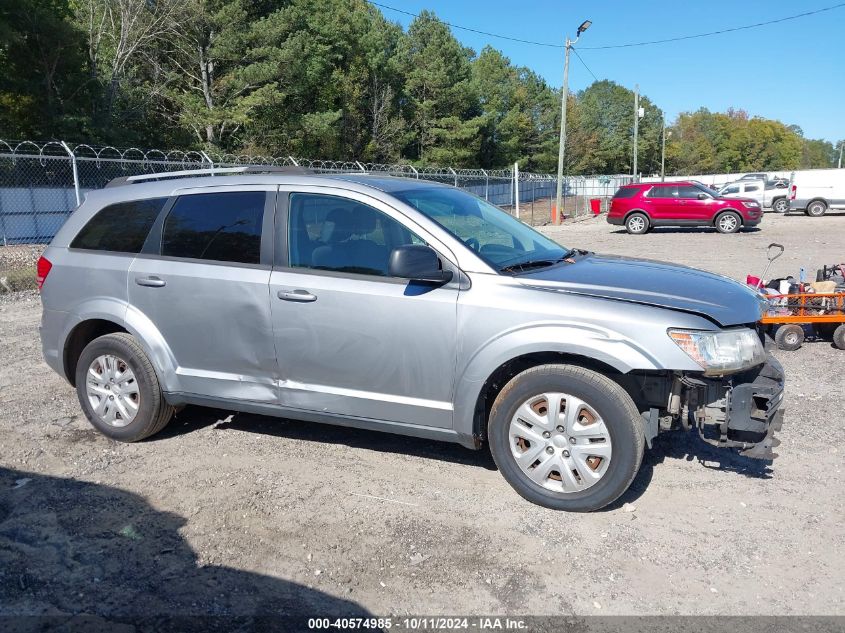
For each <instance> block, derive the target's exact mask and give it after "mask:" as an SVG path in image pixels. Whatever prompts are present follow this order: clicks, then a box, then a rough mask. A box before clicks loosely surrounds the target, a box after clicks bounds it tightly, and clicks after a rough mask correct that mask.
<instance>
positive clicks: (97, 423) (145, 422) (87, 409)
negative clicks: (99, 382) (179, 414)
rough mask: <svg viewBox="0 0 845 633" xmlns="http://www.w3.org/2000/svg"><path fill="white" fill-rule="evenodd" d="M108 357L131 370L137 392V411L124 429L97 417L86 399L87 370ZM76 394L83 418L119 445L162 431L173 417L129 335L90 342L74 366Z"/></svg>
mask: <svg viewBox="0 0 845 633" xmlns="http://www.w3.org/2000/svg"><path fill="white" fill-rule="evenodd" d="M103 355H111V356H115V357H117V358H118V359H119V360H120V361H122V362H123V363H125V364H126V365H127V366H128V367H129V368H131V370H132V373H133V374H134V375H135V382H136V383H137V389H138V399H139V401H140V402H139V404H138V411H137V413H135V417H134V418H132V420H131V422H129V423H128V424H126V426H113V425H111V424H109V423H107V422H105V421H103V420H102V419H101V418H100V416H98V415H97V414H96V413H95V411H94V408H93V407H92V405H91V402H90V401H89V399H88V394H87V388H88V369H89V367H90V366H91V364H92V363H93V362H94V361H95V360H96V359H97V358H98V357H100V356H103ZM75 371H76V394H77V396H78V398H79V404H80V405H82V411H83V412H84V413H85V417H87V418H88V421H89V422H91V424H92V425H93V426H94V428H96V429H97V430H98V431H100V433H102V434H103V435H105V436H106V437H110V438H111V439H113V440H117V441H119V442H137V441H139V440H143V439H144V438H147V437H150V436H151V435H155V434H156V433H158V432H159V431H161V430H162V429H163V428H164V427H165V426H167V423H168V422H169V421H170V418H171V417H173V411H174V409H173V407H172V406H171V405H169V404H167V402H165V400H164V396H163V395H162V393H161V387H160V386H159V382H158V376H156V373H155V370H154V369H153V366H152V363H150V359H149V358H147V355H146V354H145V353H144V350H143V349H142V348H141V346H140V345H139V344H138V341H136V340H135V339H134V338H133V337H132V336H131V335H130V334H126V333H123V332H118V333H115V334H106V335H105V336H101V337H99V338H96V339H94V340H93V341H91V342H90V343H89V344H88V345H87V346H86V347H85V349H84V350H82V354H80V356H79V361H78V362H77V364H76V370H75Z"/></svg>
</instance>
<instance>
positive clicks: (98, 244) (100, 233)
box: [70, 198, 167, 253]
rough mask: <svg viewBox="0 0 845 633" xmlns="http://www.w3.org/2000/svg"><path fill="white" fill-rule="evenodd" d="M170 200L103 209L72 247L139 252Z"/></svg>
mask: <svg viewBox="0 0 845 633" xmlns="http://www.w3.org/2000/svg"><path fill="white" fill-rule="evenodd" d="M166 202H167V198H153V199H150V200H135V201H132V202H121V203H119V204H111V205H109V206H107V207H104V208H103V209H102V210H101V211H100V212H98V213H97V214H96V215H95V216H94V217H93V218H91V219H90V220H89V221H88V224H86V225H85V226H84V227H83V228H82V230H81V231H80V232H79V233H78V234H77V235H76V237H75V238H73V241H72V242H71V243H70V247H71V248H87V249H89V250H92V251H111V252H113V253H140V252H141V248H142V247H143V246H144V241H145V240H146V239H147V234H148V233H149V232H150V229H151V228H152V226H153V222H155V220H156V218H157V217H158V214H159V212H160V211H161V210H162V208H164V205H165V203H166Z"/></svg>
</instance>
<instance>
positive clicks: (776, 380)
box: [681, 353, 784, 460]
mask: <svg viewBox="0 0 845 633" xmlns="http://www.w3.org/2000/svg"><path fill="white" fill-rule="evenodd" d="M681 382H682V383H683V384H684V386H685V387H686V395H687V398H686V405H687V416H686V418H687V421H688V424H689V425H690V426H694V427H695V428H697V429H698V433H699V435H700V436H701V438H702V439H703V440H704V441H705V442H707V443H708V444H711V445H713V446H718V447H720V448H738V449H740V454H742V455H745V456H747V457H753V458H755V459H767V460H771V459H774V458H775V457H777V453H775V452H774V451H773V450H772V449H773V448H775V447H777V446H778V445H779V444H780V440H778V439H777V438H775V436H774V434H775V432H776V431H780V429H781V426H782V425H783V414H784V409H783V389H784V374H783V368H782V367H781V365H780V363H779V362H778V361H777V360H776V359H775V358H774V357H773V356H772V355H771V353H769V354H767V355H766V363H765V364H764V365H760V366H758V367H755V368H754V369H752V370H750V371H747V372H743V373H741V374H734V375H732V376H725V377H723V378H719V379H710V378H702V377H700V376H693V375H685V376H683V377H682V378H681Z"/></svg>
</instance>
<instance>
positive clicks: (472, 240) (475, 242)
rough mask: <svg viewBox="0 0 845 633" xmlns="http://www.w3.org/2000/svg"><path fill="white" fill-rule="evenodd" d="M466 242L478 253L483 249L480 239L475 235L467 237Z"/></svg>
mask: <svg viewBox="0 0 845 633" xmlns="http://www.w3.org/2000/svg"><path fill="white" fill-rule="evenodd" d="M464 244H466V245H467V246H469V247H470V248H471V249H472V250H474V251H475V252H476V253H477V252H479V251H480V250H481V244H479V242H478V240H477V239H475V238H474V237H468V238H467V239H465V240H464Z"/></svg>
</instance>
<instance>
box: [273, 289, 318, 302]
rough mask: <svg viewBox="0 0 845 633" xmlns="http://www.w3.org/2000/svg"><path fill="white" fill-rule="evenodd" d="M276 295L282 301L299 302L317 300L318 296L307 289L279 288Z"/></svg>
mask: <svg viewBox="0 0 845 633" xmlns="http://www.w3.org/2000/svg"><path fill="white" fill-rule="evenodd" d="M276 296H277V297H279V299H281V300H282V301H297V302H299V303H308V302H310V301H316V300H317V296H316V295H312V294H311V293H310V292H308V291H307V290H279V292H277V293H276Z"/></svg>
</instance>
